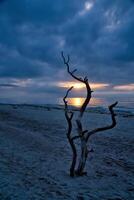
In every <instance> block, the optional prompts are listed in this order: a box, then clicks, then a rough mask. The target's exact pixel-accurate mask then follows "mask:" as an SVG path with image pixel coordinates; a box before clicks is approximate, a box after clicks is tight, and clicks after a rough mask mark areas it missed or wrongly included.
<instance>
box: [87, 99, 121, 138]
mask: <svg viewBox="0 0 134 200" xmlns="http://www.w3.org/2000/svg"><path fill="white" fill-rule="evenodd" d="M117 104H118V102H117V101H116V102H115V103H113V104H111V105H110V106H109V111H110V114H111V119H112V123H111V124H110V125H108V126H104V127H101V128H96V129H94V130H92V131H89V132H88V135H87V138H86V140H87V141H88V138H89V137H90V136H91V135H93V134H95V133H97V132H101V131H106V130H108V129H112V128H114V127H115V126H116V118H115V116H116V114H115V113H114V109H113V108H114V107H115V106H116V105H117Z"/></svg>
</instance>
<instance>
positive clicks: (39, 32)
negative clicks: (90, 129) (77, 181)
mask: <svg viewBox="0 0 134 200" xmlns="http://www.w3.org/2000/svg"><path fill="white" fill-rule="evenodd" d="M61 51H63V52H64V54H65V55H68V54H69V55H70V68H71V69H72V70H73V69H75V68H77V70H78V72H76V74H77V75H78V76H81V77H83V76H85V75H86V76H88V79H89V82H90V83H91V86H92V88H93V90H94V93H95V94H96V95H100V96H103V95H107V94H110V95H112V99H113V96H115V95H116V96H118V95H119V94H125V95H128V94H130V95H132V94H133V93H134V78H133V77H134V0H112V1H108V0H64V1H63V0H55V1H54V0H19V1H18V0H0V93H1V95H0V102H2V103H51V102H52V103H54V102H55V100H56V99H57V98H62V97H63V96H64V94H65V92H66V89H67V88H68V87H70V86H72V85H75V87H74V90H73V92H72V94H71V95H72V96H73V97H78V96H82V95H84V94H85V93H84V91H85V89H84V88H83V86H82V85H78V83H76V82H74V80H73V79H72V78H71V77H70V76H69V74H67V71H66V67H65V66H64V64H63V60H62V58H61Z"/></svg>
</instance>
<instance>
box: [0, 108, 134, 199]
mask: <svg viewBox="0 0 134 200" xmlns="http://www.w3.org/2000/svg"><path fill="white" fill-rule="evenodd" d="M75 112H76V115H77V111H75ZM83 123H84V124H85V127H86V128H87V129H92V128H96V127H99V126H103V125H105V124H108V123H110V115H109V114H100V113H99V112H98V113H94V112H91V113H90V111H88V112H86V113H85V116H84V119H83ZM66 128H67V124H66V120H65V117H64V111H63V110H62V109H56V108H55V109H54V108H49V109H48V108H47V107H44V108H43V107H41V106H26V105H0V200H60V199H61V200H63V199H68V200H133V199H134V161H133V152H134V146H133V144H134V133H133V130H134V117H133V116H121V115H118V116H117V126H116V127H115V128H114V129H112V130H109V131H105V132H101V133H98V134H96V135H93V136H92V138H91V139H90V141H89V146H90V148H91V149H92V152H91V153H90V154H89V158H88V161H87V165H86V171H87V176H83V177H75V178H71V177H70V176H69V166H70V161H71V149H70V146H69V145H68V143H67V139H66ZM74 131H75V130H74Z"/></svg>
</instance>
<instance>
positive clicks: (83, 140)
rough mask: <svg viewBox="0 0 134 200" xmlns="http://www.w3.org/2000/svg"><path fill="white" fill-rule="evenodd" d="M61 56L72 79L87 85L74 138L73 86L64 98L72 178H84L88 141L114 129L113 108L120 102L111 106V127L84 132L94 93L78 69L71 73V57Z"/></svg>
mask: <svg viewBox="0 0 134 200" xmlns="http://www.w3.org/2000/svg"><path fill="white" fill-rule="evenodd" d="M61 56H62V59H63V62H64V64H65V66H66V67H67V72H68V73H69V74H70V76H72V78H74V79H76V80H77V81H79V82H81V83H83V84H85V86H86V91H87V95H86V98H85V101H84V102H83V104H82V105H81V107H80V109H79V115H78V118H77V119H76V125H77V135H76V136H74V135H73V134H72V126H73V124H72V119H73V116H74V113H73V112H72V111H70V110H69V108H68V102H67V97H68V94H69V92H70V91H71V90H72V89H73V86H72V87H71V88H69V89H68V90H67V92H66V95H65V97H64V98H63V101H64V104H65V117H66V120H67V123H68V131H67V138H68V142H69V144H70V146H71V149H72V153H73V157H72V164H71V167H70V176H72V177H73V176H74V175H77V176H82V175H85V174H86V172H84V169H85V164H86V161H87V157H88V154H89V152H90V151H89V149H88V140H89V138H90V136H91V135H93V134H95V133H97V132H101V131H105V130H108V129H112V128H114V127H115V126H116V118H115V116H116V114H115V113H114V110H113V108H114V107H115V106H116V105H117V103H118V102H115V103H114V104H112V105H110V106H109V111H110V114H111V119H112V122H111V124H110V125H107V126H104V127H101V128H96V129H94V130H91V131H89V130H84V129H83V126H82V117H83V115H84V112H85V110H86V107H87V105H88V103H89V102H90V99H91V95H92V92H93V91H92V90H91V87H90V85H89V82H88V78H87V77H84V78H81V77H78V76H76V75H75V72H76V71H77V69H74V70H73V71H70V66H69V62H70V57H69V56H67V58H65V56H64V54H63V52H62V53H61ZM76 139H79V140H80V144H81V155H80V160H79V161H78V166H77V167H76V163H77V149H76V144H75V140H76Z"/></svg>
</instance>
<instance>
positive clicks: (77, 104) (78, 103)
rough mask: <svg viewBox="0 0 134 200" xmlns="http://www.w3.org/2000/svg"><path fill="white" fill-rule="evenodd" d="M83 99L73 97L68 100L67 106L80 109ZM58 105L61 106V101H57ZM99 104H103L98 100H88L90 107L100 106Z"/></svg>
mask: <svg viewBox="0 0 134 200" xmlns="http://www.w3.org/2000/svg"><path fill="white" fill-rule="evenodd" d="M84 100H85V98H82V97H73V98H68V99H67V101H68V105H71V106H75V107H80V106H81V105H82V104H83V102H84ZM59 103H60V104H63V102H62V99H60V100H59ZM101 104H103V100H102V99H100V98H94V97H92V98H91V100H90V105H91V106H100V105H101Z"/></svg>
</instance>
